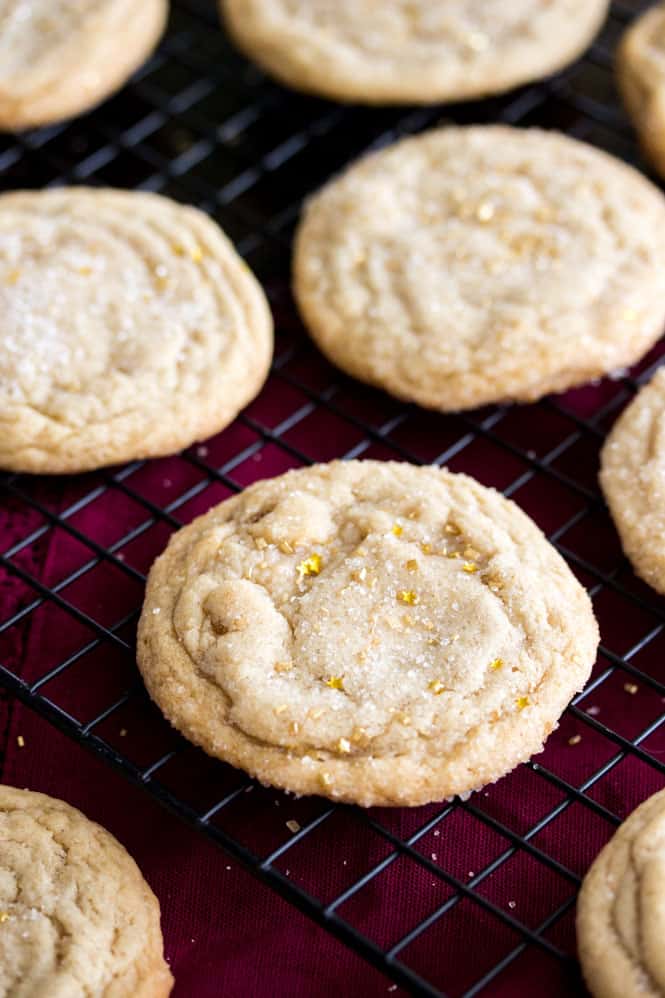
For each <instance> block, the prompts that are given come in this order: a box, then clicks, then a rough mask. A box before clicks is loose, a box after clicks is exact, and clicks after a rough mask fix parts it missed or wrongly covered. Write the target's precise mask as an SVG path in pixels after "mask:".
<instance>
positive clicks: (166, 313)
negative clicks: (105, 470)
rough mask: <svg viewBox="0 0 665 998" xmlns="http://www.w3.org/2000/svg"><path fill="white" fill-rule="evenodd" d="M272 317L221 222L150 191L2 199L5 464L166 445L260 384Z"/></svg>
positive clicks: (213, 420) (216, 421)
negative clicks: (215, 222)
mask: <svg viewBox="0 0 665 998" xmlns="http://www.w3.org/2000/svg"><path fill="white" fill-rule="evenodd" d="M271 355H272V321H271V318H270V313H269V310H268V306H267V303H266V300H265V297H264V295H263V292H262V291H261V289H260V287H259V285H258V284H257V282H256V280H255V279H254V277H253V276H252V275H251V273H250V271H249V270H248V268H247V267H246V265H245V264H244V262H243V261H242V260H241V259H240V257H239V256H237V254H236V252H235V250H234V249H233V247H232V246H231V244H230V243H229V241H228V240H227V239H226V237H225V236H224V235H223V233H222V232H221V230H220V229H219V228H218V226H217V225H215V224H214V223H213V222H212V221H211V220H210V219H209V218H208V217H207V216H206V215H204V214H202V213H201V212H199V211H197V210H196V209H194V208H189V207H185V206H183V205H179V204H176V203H175V202H173V201H170V200H169V199H167V198H164V197H160V196H158V195H155V194H138V193H130V192H125V191H114V190H101V189H99V190H98V189H94V190H93V189H87V188H79V187H75V188H69V189H64V190H49V191H43V192H39V193H28V192H24V193H16V194H5V195H2V196H0V467H2V468H8V469H12V470H15V471H34V472H76V471H85V470H88V469H92V468H98V467H101V466H102V465H107V464H112V463H115V462H118V461H128V460H131V459H134V458H144V457H153V456H156V455H160V454H170V453H173V452H174V451H176V450H179V449H180V448H182V447H185V446H187V445H189V444H191V443H192V442H193V441H195V440H199V439H201V438H204V437H208V436H210V435H211V434H213V433H216V432H218V431H219V430H221V429H223V427H225V426H226V425H227V424H228V423H229V422H230V421H231V420H232V419H233V418H234V417H235V416H236V415H237V413H238V411H239V410H240V409H241V408H242V407H243V406H244V405H246V404H247V403H248V402H249V401H250V400H251V399H252V398H254V396H255V395H256V394H257V392H258V391H259V389H260V388H261V386H262V384H263V382H264V380H265V377H266V375H267V372H268V368H269V364H270V358H271Z"/></svg>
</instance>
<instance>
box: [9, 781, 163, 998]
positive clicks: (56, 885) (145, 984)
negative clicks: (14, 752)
mask: <svg viewBox="0 0 665 998" xmlns="http://www.w3.org/2000/svg"><path fill="white" fill-rule="evenodd" d="M172 985H173V978H172V977H171V973H170V971H169V969H168V967H167V965H166V963H165V961H164V956H163V943H162V933H161V929H160V925H159V903H158V901H157V898H156V897H155V896H154V894H153V893H152V891H151V890H150V888H149V887H148V885H147V884H146V882H145V880H144V879H143V877H142V876H141V872H140V870H139V869H138V867H137V865H136V863H135V862H134V860H133V859H132V858H131V856H129V854H128V853H127V852H126V851H125V849H123V847H122V846H121V845H120V843H119V842H117V841H116V840H115V839H114V838H113V836H112V835H110V834H109V832H107V831H106V830H105V829H103V828H101V827H100V826H99V825H96V824H95V823H94V822H92V821H89V820H88V819H87V818H86V817H85V815H83V814H81V812H80V811H77V810H76V809H75V808H73V807H70V806H69V805H68V804H65V803H63V801H60V800H55V799H53V798H52V797H46V796H45V795H44V794H38V793H32V792H30V791H29V790H15V789H14V788H13V787H7V786H0V994H2V995H5V996H6V998H84V996H93V995H94V996H95V998H166V996H167V995H169V994H170V992H171V987H172Z"/></svg>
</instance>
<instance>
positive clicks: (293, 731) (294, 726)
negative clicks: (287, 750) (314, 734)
mask: <svg viewBox="0 0 665 998" xmlns="http://www.w3.org/2000/svg"><path fill="white" fill-rule="evenodd" d="M299 731H300V725H299V724H298V722H297V721H291V723H290V724H289V734H290V735H297V734H298V732H299Z"/></svg>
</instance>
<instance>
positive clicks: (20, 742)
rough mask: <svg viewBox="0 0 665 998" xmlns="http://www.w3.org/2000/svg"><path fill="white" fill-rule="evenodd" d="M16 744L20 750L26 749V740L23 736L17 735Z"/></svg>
mask: <svg viewBox="0 0 665 998" xmlns="http://www.w3.org/2000/svg"><path fill="white" fill-rule="evenodd" d="M16 744H17V745H18V747H19V748H25V738H24V737H23V735H17V737H16Z"/></svg>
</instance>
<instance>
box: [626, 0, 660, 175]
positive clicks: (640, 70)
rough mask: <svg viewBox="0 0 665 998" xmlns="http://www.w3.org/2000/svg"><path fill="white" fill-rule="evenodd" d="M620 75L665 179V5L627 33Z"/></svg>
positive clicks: (640, 132) (645, 145) (651, 156)
mask: <svg viewBox="0 0 665 998" xmlns="http://www.w3.org/2000/svg"><path fill="white" fill-rule="evenodd" d="M616 76H617V83H618V86H619V90H620V92H621V96H622V98H623V102H624V104H625V105H626V109H627V111H628V113H629V114H630V117H631V118H632V121H633V124H634V126H635V129H636V130H637V134H638V136H639V139H640V142H641V144H642V147H643V149H644V151H645V153H646V155H647V156H648V157H649V159H650V160H651V162H652V163H653V166H654V167H655V169H656V170H658V172H659V173H660V174H662V175H663V176H665V3H659V4H656V6H655V7H651V8H650V9H649V10H647V11H646V12H645V13H644V14H643V15H642V16H641V17H638V19H637V20H636V21H635V23H634V24H633V25H631V27H630V28H629V29H628V30H627V31H626V32H625V34H624V36H623V38H622V39H621V43H620V44H619V47H618V49H617V62H616Z"/></svg>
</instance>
